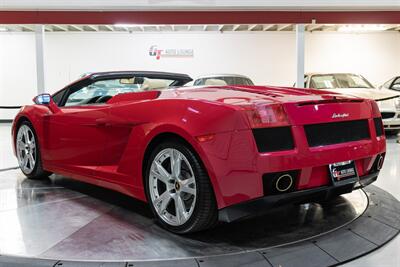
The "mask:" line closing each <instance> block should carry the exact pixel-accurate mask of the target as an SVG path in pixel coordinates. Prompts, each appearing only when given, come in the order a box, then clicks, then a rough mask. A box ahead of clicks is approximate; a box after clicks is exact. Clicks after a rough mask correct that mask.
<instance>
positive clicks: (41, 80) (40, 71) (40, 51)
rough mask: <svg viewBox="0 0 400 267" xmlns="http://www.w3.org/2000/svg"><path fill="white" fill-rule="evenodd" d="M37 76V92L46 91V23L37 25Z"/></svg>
mask: <svg viewBox="0 0 400 267" xmlns="http://www.w3.org/2000/svg"><path fill="white" fill-rule="evenodd" d="M35 40H36V77H37V83H36V84H37V85H36V86H37V87H36V90H37V93H38V94H42V93H44V92H46V86H45V75H44V25H36V27H35Z"/></svg>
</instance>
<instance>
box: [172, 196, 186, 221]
mask: <svg viewBox="0 0 400 267" xmlns="http://www.w3.org/2000/svg"><path fill="white" fill-rule="evenodd" d="M174 200H175V212H176V214H175V216H176V220H177V223H179V224H180V223H181V222H182V221H184V220H186V209H185V203H184V202H183V199H182V198H181V196H179V195H178V194H176V196H175V199H174Z"/></svg>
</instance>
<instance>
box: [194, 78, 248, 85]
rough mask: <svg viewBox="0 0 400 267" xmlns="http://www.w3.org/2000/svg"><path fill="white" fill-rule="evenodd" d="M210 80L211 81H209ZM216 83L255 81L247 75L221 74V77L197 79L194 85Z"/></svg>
mask: <svg viewBox="0 0 400 267" xmlns="http://www.w3.org/2000/svg"><path fill="white" fill-rule="evenodd" d="M207 81H209V82H207ZM214 83H215V85H225V84H226V85H254V84H253V82H252V81H251V80H250V79H248V78H246V77H239V76H219V77H210V78H202V79H198V80H196V81H195V83H194V85H207V84H214Z"/></svg>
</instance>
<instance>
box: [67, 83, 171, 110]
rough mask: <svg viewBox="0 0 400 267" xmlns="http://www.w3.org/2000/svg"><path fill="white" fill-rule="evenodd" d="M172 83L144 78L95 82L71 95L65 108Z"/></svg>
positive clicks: (160, 87) (102, 101)
mask: <svg viewBox="0 0 400 267" xmlns="http://www.w3.org/2000/svg"><path fill="white" fill-rule="evenodd" d="M173 82H174V80H167V79H149V78H144V77H134V78H124V79H110V80H102V81H97V82H94V83H92V84H90V85H88V86H85V87H82V88H80V89H78V90H76V91H74V92H73V93H71V94H70V95H69V96H68V98H67V100H66V102H65V106H78V105H88V104H101V103H105V102H107V101H108V100H109V99H110V98H112V97H113V96H115V95H118V94H124V93H131V92H143V91H149V90H157V89H165V88H168V87H169V86H170V85H171V84H172V83H173Z"/></svg>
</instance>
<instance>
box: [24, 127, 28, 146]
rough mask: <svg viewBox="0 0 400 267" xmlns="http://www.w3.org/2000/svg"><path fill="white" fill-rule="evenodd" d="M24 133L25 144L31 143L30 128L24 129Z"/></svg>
mask: <svg viewBox="0 0 400 267" xmlns="http://www.w3.org/2000/svg"><path fill="white" fill-rule="evenodd" d="M23 133H24V138H25V144H28V142H29V133H28V128H27V127H24V129H23Z"/></svg>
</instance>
